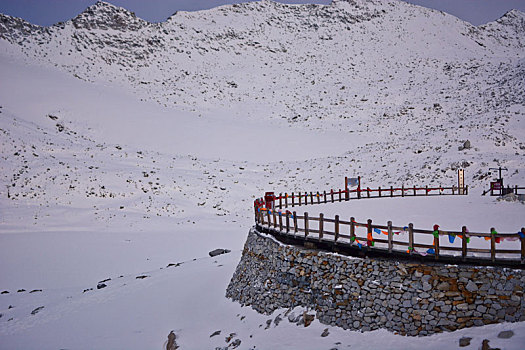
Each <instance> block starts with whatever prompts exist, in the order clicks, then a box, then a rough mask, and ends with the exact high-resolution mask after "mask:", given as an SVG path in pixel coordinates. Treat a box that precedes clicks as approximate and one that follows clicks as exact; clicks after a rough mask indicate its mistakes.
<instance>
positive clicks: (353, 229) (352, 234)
mask: <svg viewBox="0 0 525 350" xmlns="http://www.w3.org/2000/svg"><path fill="white" fill-rule="evenodd" d="M352 237H353V238H354V239H355V219H354V217H353V216H352V217H351V218H350V238H352ZM350 244H352V241H351V242H350Z"/></svg>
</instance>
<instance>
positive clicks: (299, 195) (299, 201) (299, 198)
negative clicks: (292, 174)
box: [299, 192, 301, 205]
mask: <svg viewBox="0 0 525 350" xmlns="http://www.w3.org/2000/svg"><path fill="white" fill-rule="evenodd" d="M299 205H301V192H299Z"/></svg>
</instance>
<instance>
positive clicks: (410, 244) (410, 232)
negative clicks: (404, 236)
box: [408, 223, 414, 255]
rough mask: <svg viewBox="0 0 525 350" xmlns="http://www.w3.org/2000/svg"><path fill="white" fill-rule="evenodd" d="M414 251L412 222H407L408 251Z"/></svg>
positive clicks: (410, 252)
mask: <svg viewBox="0 0 525 350" xmlns="http://www.w3.org/2000/svg"><path fill="white" fill-rule="evenodd" d="M413 252H414V224H413V223H409V224H408V253H409V254H410V255H412V253H413Z"/></svg>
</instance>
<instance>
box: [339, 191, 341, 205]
mask: <svg viewBox="0 0 525 350" xmlns="http://www.w3.org/2000/svg"><path fill="white" fill-rule="evenodd" d="M339 202H341V189H339Z"/></svg>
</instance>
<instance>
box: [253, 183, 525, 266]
mask: <svg viewBox="0 0 525 350" xmlns="http://www.w3.org/2000/svg"><path fill="white" fill-rule="evenodd" d="M407 191H408V192H407ZM422 191H424V192H423V193H421V192H422ZM432 191H437V193H434V195H444V194H448V195H451V194H467V193H468V189H467V188H464V189H458V188H457V187H439V188H429V187H427V186H425V187H411V188H405V187H401V188H392V187H390V188H386V189H382V188H378V189H368V188H367V189H359V190H352V191H341V190H339V191H337V192H334V191H332V190H331V191H329V192H326V191H323V192H322V193H320V192H315V193H313V192H309V193H298V194H295V193H292V194H291V195H288V194H286V193H285V194H284V195H282V194H280V195H279V196H278V197H276V200H275V205H274V206H275V209H267V208H265V207H264V206H261V205H260V203H261V199H258V200H256V201H255V221H256V226H257V228H258V229H259V230H262V231H266V232H269V233H271V234H272V235H274V236H276V237H280V238H283V239H285V240H286V241H288V242H291V243H303V244H309V245H313V246H315V247H318V248H324V249H330V250H336V251H343V252H344V251H346V252H347V253H349V254H359V255H361V254H362V253H366V254H371V255H373V254H377V255H390V256H394V255H395V256H396V257H405V258H416V257H417V258H418V259H423V260H433V261H436V260H437V261H443V262H453V263H458V262H459V263H462V262H466V263H475V264H485V265H487V264H488V265H511V266H518V267H523V266H524V265H523V264H525V228H521V229H520V231H519V232H517V233H497V232H496V230H495V229H494V228H491V229H490V233H477V232H468V230H467V228H466V227H465V226H463V227H462V229H461V231H443V230H439V229H436V230H424V229H416V228H414V226H413V224H412V223H410V224H408V226H405V227H399V226H393V225H392V222H391V221H388V222H387V224H386V225H380V224H375V223H373V222H372V220H371V219H368V220H367V222H366V223H360V222H356V221H355V219H354V218H353V217H350V218H349V220H342V219H341V218H340V216H339V215H335V217H334V218H326V217H324V215H323V214H322V213H321V214H319V216H318V217H313V216H309V215H308V213H307V212H304V213H303V214H302V215H301V214H297V212H296V211H293V212H291V211H289V210H285V209H286V208H290V207H295V206H299V205H310V204H321V203H331V202H336V201H337V202H339V201H345V200H350V199H359V198H379V197H401V196H408V195H410V196H418V195H421V196H426V195H430V192H432ZM385 193H386V195H384V194H385ZM363 229H364V230H363ZM377 235H379V237H380V238H378V236H377ZM397 237H399V238H397ZM446 238H448V239H446ZM472 238H478V239H482V240H486V241H487V244H488V243H489V242H488V241H490V247H487V248H479V247H472V246H470V247H469V241H470V239H472ZM456 239H457V241H456ZM501 240H503V241H506V240H509V241H516V242H517V243H518V242H519V249H498V248H497V245H496V244H497V243H499V242H500V241H501ZM452 242H453V243H452ZM460 242H461V243H460ZM459 243H460V244H459ZM513 244H515V243H513Z"/></svg>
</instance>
